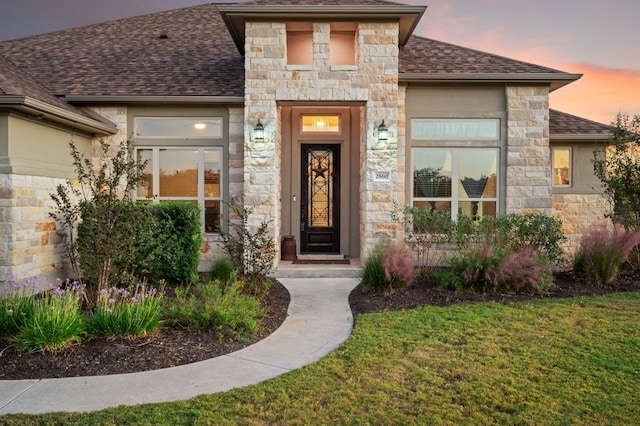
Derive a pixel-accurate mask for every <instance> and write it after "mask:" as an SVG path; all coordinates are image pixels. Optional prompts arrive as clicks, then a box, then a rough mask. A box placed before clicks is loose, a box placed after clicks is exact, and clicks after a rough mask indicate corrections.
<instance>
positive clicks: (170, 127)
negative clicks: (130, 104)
mask: <svg viewBox="0 0 640 426" xmlns="http://www.w3.org/2000/svg"><path fill="white" fill-rule="evenodd" d="M134 126H135V130H134V131H135V136H136V137H138V138H148V139H219V138H221V137H222V118H189V117H136V119H135V121H134Z"/></svg>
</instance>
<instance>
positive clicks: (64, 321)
mask: <svg viewBox="0 0 640 426" xmlns="http://www.w3.org/2000/svg"><path fill="white" fill-rule="evenodd" d="M83 291H84V288H83V286H80V285H74V286H69V287H68V288H61V287H53V288H52V289H51V290H50V291H46V292H43V293H41V294H39V295H37V299H36V304H35V309H34V310H33V314H32V315H30V316H29V315H27V316H25V318H24V322H23V324H22V325H21V326H20V329H19V333H18V334H17V335H16V336H15V337H14V339H13V340H14V342H15V345H16V346H17V347H18V348H22V349H47V350H55V349H60V348H63V347H65V346H67V345H68V344H69V343H72V342H76V341H79V340H81V336H82V334H84V323H83V320H82V314H81V312H80V304H81V300H82V292H83Z"/></svg>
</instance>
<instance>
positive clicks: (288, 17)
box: [218, 0, 427, 53]
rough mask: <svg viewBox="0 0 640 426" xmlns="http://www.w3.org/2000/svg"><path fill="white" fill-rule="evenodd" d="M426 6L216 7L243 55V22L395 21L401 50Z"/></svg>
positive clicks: (289, 0)
mask: <svg viewBox="0 0 640 426" xmlns="http://www.w3.org/2000/svg"><path fill="white" fill-rule="evenodd" d="M426 9H427V7H426V6H409V5H404V4H399V3H394V2H390V1H381V0H353V1H350V2H348V3H347V2H345V1H344V0H321V1H312V0H253V1H249V2H244V3H236V4H226V5H225V4H221V5H218V10H219V11H220V15H221V16H222V19H223V20H224V21H225V23H226V25H227V27H228V28H229V32H230V33H231V35H232V37H233V40H234V42H235V43H236V46H237V47H238V50H239V51H240V52H242V53H244V39H245V33H244V31H245V22H246V21H247V20H261V21H269V20H278V21H282V20H285V21H298V22H299V21H321V20H328V21H353V22H358V21H396V22H398V23H399V25H400V27H399V44H400V46H404V45H405V44H406V43H407V41H408V40H409V38H410V37H411V35H412V34H413V31H414V30H415V28H416V26H417V25H418V22H420V19H421V18H422V15H423V14H424V12H425V10H426Z"/></svg>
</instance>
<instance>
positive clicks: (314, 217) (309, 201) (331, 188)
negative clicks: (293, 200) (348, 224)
mask: <svg viewBox="0 0 640 426" xmlns="http://www.w3.org/2000/svg"><path fill="white" fill-rule="evenodd" d="M301 171H302V173H301V184H300V194H301V199H300V239H301V241H300V242H301V246H300V252H301V253H340V145H338V144H326V145H320V144H303V145H302V149H301Z"/></svg>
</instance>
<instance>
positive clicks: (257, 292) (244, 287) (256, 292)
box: [227, 274, 272, 300]
mask: <svg viewBox="0 0 640 426" xmlns="http://www.w3.org/2000/svg"><path fill="white" fill-rule="evenodd" d="M229 282H231V283H235V284H238V285H239V287H238V291H240V292H241V293H243V294H247V295H249V296H252V297H255V298H256V299H258V300H264V298H265V297H267V295H268V294H269V289H270V288H271V284H272V281H271V279H270V278H269V277H265V276H264V275H260V274H247V275H243V276H241V277H240V278H238V279H237V281H227V283H229Z"/></svg>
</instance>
